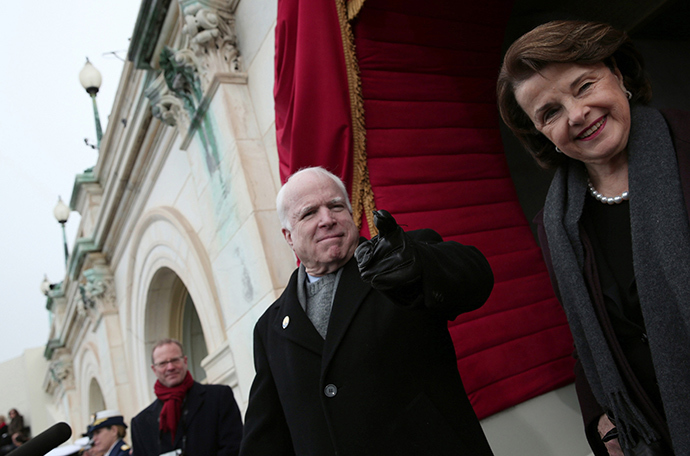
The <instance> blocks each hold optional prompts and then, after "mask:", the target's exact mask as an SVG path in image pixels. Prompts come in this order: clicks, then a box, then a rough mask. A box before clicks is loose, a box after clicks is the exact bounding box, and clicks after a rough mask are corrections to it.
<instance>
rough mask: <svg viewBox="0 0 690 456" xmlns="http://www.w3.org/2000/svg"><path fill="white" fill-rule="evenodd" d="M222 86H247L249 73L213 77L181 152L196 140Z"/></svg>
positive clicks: (222, 74)
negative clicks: (212, 101)
mask: <svg viewBox="0 0 690 456" xmlns="http://www.w3.org/2000/svg"><path fill="white" fill-rule="evenodd" d="M221 84H238V85H246V84H247V73H216V74H214V75H213V78H212V79H211V83H210V84H209V86H208V88H207V89H206V93H205V94H204V97H203V98H202V99H201V102H200V103H199V107H198V108H197V110H196V113H195V114H194V118H193V119H192V120H191V125H190V127H189V129H187V134H186V135H185V138H184V139H183V140H182V144H181V145H180V149H181V150H187V148H188V147H189V144H190V143H191V142H192V138H194V134H195V133H196V131H197V130H198V129H199V126H200V125H201V124H202V120H203V118H204V116H205V115H206V112H207V111H208V108H209V106H210V105H211V100H213V97H214V96H215V95H216V92H217V91H218V88H219V87H220V86H221Z"/></svg>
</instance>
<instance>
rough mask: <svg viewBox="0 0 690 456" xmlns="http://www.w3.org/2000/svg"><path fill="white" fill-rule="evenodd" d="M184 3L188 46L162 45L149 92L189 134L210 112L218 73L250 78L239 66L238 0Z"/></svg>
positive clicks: (164, 115)
mask: <svg viewBox="0 0 690 456" xmlns="http://www.w3.org/2000/svg"><path fill="white" fill-rule="evenodd" d="M179 5H180V10H181V13H182V17H183V20H184V25H183V26H182V34H183V36H185V37H186V40H185V47H184V48H182V49H172V48H171V47H168V46H165V47H164V48H163V50H162V51H161V54H160V58H159V64H160V67H161V70H162V75H160V76H159V77H158V78H156V79H155V80H154V81H153V82H152V83H151V85H150V86H149V87H148V88H147V89H146V92H145V95H146V97H147V98H149V100H150V102H151V106H152V108H151V109H152V113H153V115H154V116H155V117H156V118H158V119H160V120H161V121H162V122H164V123H165V124H166V125H170V126H177V127H178V129H179V130H180V132H181V133H182V135H183V136H185V137H190V136H193V134H194V132H195V131H196V129H197V128H198V126H199V125H200V124H201V122H202V118H203V116H204V115H205V114H206V111H207V109H208V103H209V101H208V100H207V98H208V94H209V93H215V91H216V90H217V85H218V82H217V81H218V75H219V74H223V75H225V74H231V75H232V74H236V75H238V76H240V79H242V80H243V81H244V82H245V83H246V75H245V74H243V73H241V72H240V68H241V64H242V62H241V57H240V52H239V50H238V49H237V34H236V32H235V17H234V15H233V11H234V10H235V8H236V6H237V2H236V1H231V2H226V1H217V0H216V1H214V0H181V1H180V2H179ZM204 94H206V96H204ZM183 150H184V148H183Z"/></svg>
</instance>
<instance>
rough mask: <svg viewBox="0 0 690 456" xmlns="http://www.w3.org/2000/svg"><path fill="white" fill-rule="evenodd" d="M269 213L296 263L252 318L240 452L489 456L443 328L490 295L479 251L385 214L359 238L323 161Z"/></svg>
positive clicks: (291, 183) (298, 178)
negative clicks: (369, 235) (366, 237)
mask: <svg viewBox="0 0 690 456" xmlns="http://www.w3.org/2000/svg"><path fill="white" fill-rule="evenodd" d="M277 209H278V215H279V217H280V219H281V223H282V226H283V234H284V236H285V239H286V241H287V242H288V244H289V245H290V246H291V247H292V249H293V251H294V252H295V254H296V255H297V257H298V258H299V260H300V262H301V265H300V267H299V268H298V270H297V271H295V273H293V275H292V277H291V279H290V282H289V283H288V285H287V287H286V289H285V291H284V293H283V294H282V296H281V297H280V298H279V299H278V300H277V301H276V302H275V303H274V304H273V305H271V306H270V307H269V308H268V309H267V311H266V312H265V313H264V315H263V316H262V317H261V318H260V319H259V321H258V322H257V324H256V328H255V333H254V363H255V368H256V377H255V379H254V383H253V385H252V389H251V393H250V396H249V406H248V410H247V413H246V419H245V434H244V438H243V442H242V447H241V450H240V454H241V455H242V456H250V455H300V456H302V455H315V456H328V455H352V456H355V455H356V456H364V455H382V454H391V455H393V454H394V455H435V456H439V455H449V456H450V455H453V456H458V455H473V456H476V455H491V454H492V453H491V449H490V448H489V445H488V443H487V441H486V438H485V436H484V433H483V431H482V429H481V427H480V425H479V422H478V420H477V417H476V415H475V413H474V411H473V410H472V407H471V405H470V403H469V400H468V399H467V395H466V393H465V390H464V388H463V385H462V381H461V379H460V375H459V374H458V370H457V361H456V357H455V350H454V347H453V343H452V341H451V338H450V335H449V333H448V329H447V323H448V320H451V319H454V318H455V317H456V316H457V315H459V314H460V313H462V312H467V311H470V310H474V309H476V308H478V307H480V306H481V305H482V304H483V303H484V302H485V300H486V299H487V297H488V296H489V294H490V292H491V289H492V287H493V275H492V273H491V269H490V267H489V265H488V263H487V261H486V259H485V258H484V256H483V255H482V254H481V253H480V252H479V251H478V250H477V249H475V248H474V247H470V246H464V245H461V244H458V243H456V242H443V240H442V239H441V237H440V236H439V235H438V234H437V233H435V232H434V231H431V230H420V231H412V232H409V233H405V232H403V230H402V229H401V228H400V227H399V226H398V225H397V223H396V222H395V219H393V217H392V216H390V214H388V213H386V212H385V211H379V212H378V213H377V214H376V224H377V228H378V230H379V234H378V236H376V237H374V238H373V239H372V240H371V241H363V243H361V244H360V239H359V236H358V230H357V228H356V226H355V224H354V221H353V219H352V209H351V207H350V203H349V200H348V197H347V191H346V190H345V187H344V185H343V183H342V182H341V181H340V179H338V178H337V177H336V176H334V175H333V174H331V173H329V172H327V171H325V170H324V169H322V168H307V169H305V170H302V171H300V172H298V173H296V174H294V175H293V176H291V178H290V179H289V180H288V182H287V183H286V184H285V185H284V186H283V188H282V189H281V191H280V192H279V194H278V198H277ZM358 245H359V247H358Z"/></svg>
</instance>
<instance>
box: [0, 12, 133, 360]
mask: <svg viewBox="0 0 690 456" xmlns="http://www.w3.org/2000/svg"><path fill="white" fill-rule="evenodd" d="M140 2H141V0H71V1H69V2H56V1H54V0H37V1H32V2H30V1H13V2H4V5H3V17H4V18H5V20H4V21H3V25H2V27H0V42H2V43H3V46H4V49H5V50H4V51H3V54H4V55H5V57H4V58H3V59H2V63H1V64H0V67H1V69H0V209H1V210H2V214H3V217H2V218H3V219H4V220H3V221H2V222H0V363H1V362H4V361H6V360H8V359H11V358H15V357H17V356H20V355H21V354H22V353H23V352H24V350H25V349H27V348H32V347H38V346H45V344H46V342H47V340H48V311H47V310H46V308H45V305H46V298H45V296H43V295H42V294H41V292H40V291H39V286H40V284H41V282H42V280H43V275H44V274H47V275H48V279H49V280H50V281H51V282H52V283H55V282H60V281H62V280H63V278H64V277H65V259H64V250H63V242H62V231H61V229H60V225H59V224H58V223H57V221H56V220H55V218H54V216H53V208H54V207H55V204H56V203H57V199H58V195H60V196H62V199H63V201H65V203H66V204H69V200H70V198H71V196H72V186H73V184H74V178H75V176H76V175H77V174H79V173H81V172H83V171H84V170H85V169H87V168H89V167H91V166H93V165H94V164H95V163H96V157H97V151H96V150H94V149H91V148H90V147H87V146H86V145H85V144H84V138H88V140H89V142H90V143H93V144H95V143H96V129H95V123H94V118H93V108H92V104H91V99H90V98H89V95H88V94H87V93H86V91H84V89H83V88H82V87H81V85H80V84H79V72H80V71H81V69H82V68H83V66H84V63H85V62H86V57H88V58H89V60H90V61H91V63H92V64H93V65H94V66H95V67H96V68H97V69H98V70H99V71H100V72H101V74H102V76H103V83H102V85H101V90H100V92H99V93H98V97H97V102H98V109H99V113H100V117H101V123H102V126H103V131H104V132H105V130H106V127H107V124H108V115H109V114H110V111H111V109H112V106H113V100H114V98H115V92H116V90H117V86H118V83H119V80H120V75H121V73H122V67H123V60H121V59H124V58H126V53H127V49H128V47H129V38H130V37H131V35H132V32H133V31H134V24H135V21H136V18H137V14H138V12H139V6H140ZM113 52H114V53H115V55H116V56H117V57H116V56H115V55H113V54H112V53H113ZM118 57H119V59H118ZM79 218H80V217H79V214H78V213H76V212H73V213H72V214H71V215H70V219H69V221H68V222H67V225H66V229H67V243H68V247H69V250H70V252H71V251H72V247H73V245H74V240H75V238H76V232H77V228H78V225H79Z"/></svg>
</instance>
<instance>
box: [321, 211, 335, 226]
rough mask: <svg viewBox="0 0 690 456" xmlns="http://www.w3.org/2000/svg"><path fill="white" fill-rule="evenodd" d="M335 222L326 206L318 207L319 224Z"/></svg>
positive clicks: (324, 224) (326, 224) (331, 212)
mask: <svg viewBox="0 0 690 456" xmlns="http://www.w3.org/2000/svg"><path fill="white" fill-rule="evenodd" d="M333 223H335V217H334V216H333V211H331V210H330V209H329V208H327V207H322V208H321V209H319V226H329V225H332V224H333Z"/></svg>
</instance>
